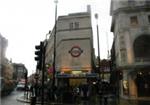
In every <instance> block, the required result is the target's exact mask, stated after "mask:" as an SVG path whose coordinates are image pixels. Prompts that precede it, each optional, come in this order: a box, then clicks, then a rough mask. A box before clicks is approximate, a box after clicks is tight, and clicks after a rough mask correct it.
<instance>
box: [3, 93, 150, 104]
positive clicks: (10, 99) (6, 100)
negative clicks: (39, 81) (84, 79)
mask: <svg viewBox="0 0 150 105" xmlns="http://www.w3.org/2000/svg"><path fill="white" fill-rule="evenodd" d="M23 94H24V92H23V91H13V92H12V93H11V94H10V95H9V96H5V97H2V98H1V105H30V104H29V103H25V102H20V101H17V98H18V97H21V96H23ZM108 100H109V101H108V103H105V104H104V102H102V103H101V104H100V102H98V101H97V102H96V103H94V102H89V101H82V102H80V103H78V104H76V105H150V100H149V101H125V100H120V103H116V101H114V100H112V99H108ZM38 105H40V104H38ZM48 105H54V104H50V103H49V104H48ZM55 105H58V104H55ZM59 105H60V104H59ZM61 105H66V104H61ZM67 105H72V104H67ZM73 105H75V104H73Z"/></svg>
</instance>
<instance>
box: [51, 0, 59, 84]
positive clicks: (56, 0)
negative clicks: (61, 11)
mask: <svg viewBox="0 0 150 105" xmlns="http://www.w3.org/2000/svg"><path fill="white" fill-rule="evenodd" d="M54 2H55V29H54V61H53V84H52V86H53V87H54V85H55V72H56V68H55V64H56V32H57V3H58V0H55V1H54Z"/></svg>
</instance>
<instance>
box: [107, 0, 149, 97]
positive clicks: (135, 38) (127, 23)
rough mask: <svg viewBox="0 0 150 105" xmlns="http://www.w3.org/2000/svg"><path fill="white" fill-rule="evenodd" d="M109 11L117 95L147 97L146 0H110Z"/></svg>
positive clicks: (147, 32)
mask: <svg viewBox="0 0 150 105" xmlns="http://www.w3.org/2000/svg"><path fill="white" fill-rule="evenodd" d="M110 14H111V16H112V25H111V31H112V32H113V33H114V46H115V47H114V50H115V58H116V61H115V62H116V69H117V70H121V71H122V72H123V79H122V80H120V83H119V88H120V92H119V93H120V96H121V97H124V98H129V99H138V98H141V97H150V1H149V0H112V1H111V10H110Z"/></svg>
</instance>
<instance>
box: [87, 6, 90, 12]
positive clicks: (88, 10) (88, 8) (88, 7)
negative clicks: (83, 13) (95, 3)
mask: <svg viewBox="0 0 150 105" xmlns="http://www.w3.org/2000/svg"><path fill="white" fill-rule="evenodd" d="M87 12H88V13H91V5H87Z"/></svg>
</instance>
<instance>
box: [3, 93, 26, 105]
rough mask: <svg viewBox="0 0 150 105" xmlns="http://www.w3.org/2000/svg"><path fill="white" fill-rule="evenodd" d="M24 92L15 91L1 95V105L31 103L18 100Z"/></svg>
mask: <svg viewBox="0 0 150 105" xmlns="http://www.w3.org/2000/svg"><path fill="white" fill-rule="evenodd" d="M23 94H24V93H23V91H13V92H12V93H11V94H10V95H8V96H4V97H1V105H29V104H28V103H23V102H19V101H17V97H20V96H22V95H23Z"/></svg>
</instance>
